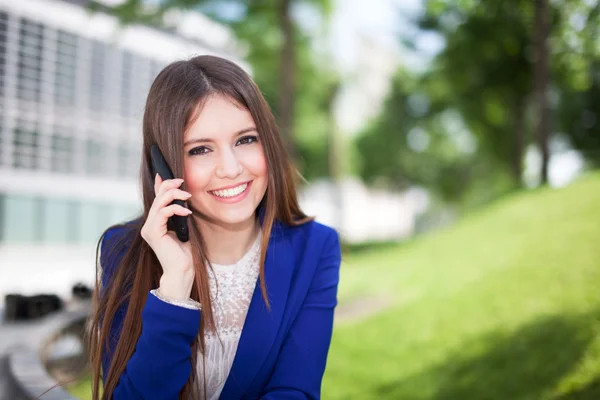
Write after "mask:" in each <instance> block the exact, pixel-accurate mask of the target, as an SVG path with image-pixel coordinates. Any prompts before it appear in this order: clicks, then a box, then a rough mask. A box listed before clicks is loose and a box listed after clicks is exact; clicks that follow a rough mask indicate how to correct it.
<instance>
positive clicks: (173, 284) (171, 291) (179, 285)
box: [158, 274, 194, 300]
mask: <svg viewBox="0 0 600 400" xmlns="http://www.w3.org/2000/svg"><path fill="white" fill-rule="evenodd" d="M193 284H194V277H193V275H192V276H191V278H190V277H186V276H183V275H181V276H180V275H167V274H163V275H162V276H161V278H160V282H159V287H158V291H159V292H160V294H161V295H162V296H164V297H166V298H169V299H173V300H186V299H189V297H190V294H191V293H192V286H193Z"/></svg>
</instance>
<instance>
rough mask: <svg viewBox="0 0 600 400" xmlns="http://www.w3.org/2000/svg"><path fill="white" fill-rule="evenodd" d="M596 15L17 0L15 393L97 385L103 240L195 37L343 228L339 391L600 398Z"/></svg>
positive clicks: (1, 21)
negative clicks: (145, 118)
mask: <svg viewBox="0 0 600 400" xmlns="http://www.w3.org/2000/svg"><path fill="white" fill-rule="evenodd" d="M599 35H600V1H598V0H564V1H558V0H556V1H552V0H486V1H477V0H448V1H442V0H371V1H361V0H256V1H251V0H220V1H218V0H98V1H88V0H19V1H15V0H0V268H1V269H0V272H1V274H0V317H2V322H1V325H0V343H1V344H0V399H2V398H7V399H17V398H35V396H37V395H39V394H40V393H41V392H43V391H44V390H45V389H48V388H50V386H52V384H53V382H55V380H60V381H69V383H65V384H63V385H62V386H63V387H64V388H63V389H64V390H66V391H68V392H70V393H71V395H72V396H76V397H77V398H81V399H87V398H89V396H90V388H89V381H88V380H87V377H86V373H85V368H86V367H85V356H84V354H85V348H84V347H85V346H84V344H82V343H81V341H80V339H81V326H82V323H83V322H84V319H85V315H86V310H89V303H88V298H89V290H90V289H89V288H90V287H91V286H92V284H93V280H94V276H95V265H94V260H95V250H96V244H97V241H98V239H99V237H100V235H101V233H102V232H103V231H104V230H105V229H106V228H107V227H109V226H110V225H112V224H115V223H119V222H124V221H126V220H129V219H132V218H134V217H135V216H136V215H137V214H138V213H139V212H140V210H141V208H140V207H141V199H140V191H139V183H138V173H139V166H140V157H141V153H140V148H141V117H142V114H143V108H144V102H145V97H146V95H147V92H148V89H149V87H150V84H151V83H152V81H153V80H154V78H155V77H156V75H157V74H158V72H159V71H160V70H161V69H162V68H163V67H164V66H166V65H167V64H168V63H170V62H172V61H174V60H177V59H182V58H188V57H191V56H192V55H196V54H214V55H218V56H222V57H226V58H229V59H231V60H233V61H235V62H237V63H239V64H240V65H241V66H242V67H243V68H244V69H246V70H247V71H248V72H249V73H250V74H251V75H252V76H253V78H254V79H255V81H256V82H257V84H258V86H259V87H260V88H261V90H262V92H263V94H264V96H265V97H266V99H267V100H268V102H269V104H270V105H271V108H272V110H273V112H274V113H275V115H276V117H277V120H278V123H279V126H280V129H281V132H282V135H284V137H285V139H286V141H287V143H288V146H289V151H290V153H291V154H292V156H293V158H294V160H295V162H296V165H297V166H298V168H299V170H300V172H301V174H302V176H303V177H304V178H305V179H304V180H303V181H302V184H301V186H300V188H299V190H300V199H301V206H302V207H303V208H304V210H305V211H306V212H307V213H308V214H311V215H315V216H316V218H317V220H319V221H321V222H323V223H326V224H328V225H331V226H333V227H335V228H336V229H338V231H339V232H340V234H341V237H342V240H343V252H344V261H343V263H342V272H341V282H340V288H339V306H338V308H337V310H336V326H335V330H334V337H333V342H332V347H331V350H330V356H329V360H328V365H327V371H326V374H325V377H324V383H323V398H326V399H330V398H331V399H354V398H360V399H382V398H385V399H498V400H501V399H502V400H504V399H600V294H599V293H600V246H599V245H598V243H600V172H598V171H597V168H598V167H599V166H600V36H599ZM27 332H29V333H27ZM23 354H27V355H28V356H30V357H29V358H27V357H24V356H23ZM23 371H37V372H36V374H37V375H35V374H33V375H32V374H29V375H27V374H26V373H24V372H23ZM63 389H58V390H63ZM36 390H37V392H36ZM28 393H29V394H28ZM32 393H33V395H32ZM52 393H53V392H52V391H51V392H50V393H49V394H48V395H47V396H51V395H52ZM56 393H58V392H57V391H56V390H55V391H54V394H55V395H56ZM61 393H63V392H61ZM64 393H66V392H64ZM57 396H58V395H57ZM44 398H50V397H42V399H44ZM56 398H59V397H56ZM60 398H65V397H60Z"/></svg>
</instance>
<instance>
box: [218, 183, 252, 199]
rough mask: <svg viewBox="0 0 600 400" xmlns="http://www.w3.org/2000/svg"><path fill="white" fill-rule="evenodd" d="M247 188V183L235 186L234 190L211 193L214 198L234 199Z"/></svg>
mask: <svg viewBox="0 0 600 400" xmlns="http://www.w3.org/2000/svg"><path fill="white" fill-rule="evenodd" d="M247 187H248V184H247V183H242V184H241V185H240V186H236V187H234V188H230V189H223V190H213V191H212V192H211V193H212V194H214V195H215V196H219V197H235V196H237V195H238V194H240V193H242V192H243V191H244V190H246V188H247Z"/></svg>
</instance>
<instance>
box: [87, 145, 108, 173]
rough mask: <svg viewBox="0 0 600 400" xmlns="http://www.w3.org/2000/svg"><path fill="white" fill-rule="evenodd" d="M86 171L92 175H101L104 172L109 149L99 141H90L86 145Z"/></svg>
mask: <svg viewBox="0 0 600 400" xmlns="http://www.w3.org/2000/svg"><path fill="white" fill-rule="evenodd" d="M85 152H86V157H85V162H86V171H87V173H88V174H90V175H100V174H102V173H103V172H104V170H105V169H106V168H105V163H106V156H107V154H106V153H107V148H106V145H105V144H104V143H102V142H100V141H99V140H94V139H91V140H88V141H87V143H86V151H85Z"/></svg>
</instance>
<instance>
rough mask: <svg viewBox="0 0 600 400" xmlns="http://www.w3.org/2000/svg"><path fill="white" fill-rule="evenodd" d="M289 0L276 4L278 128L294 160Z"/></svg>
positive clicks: (293, 60)
mask: <svg viewBox="0 0 600 400" xmlns="http://www.w3.org/2000/svg"><path fill="white" fill-rule="evenodd" d="M290 6H291V0H280V1H279V2H278V10H277V12H278V20H279V28H280V29H281V32H282V35H283V48H282V51H281V68H280V77H279V79H280V85H281V86H280V88H279V128H280V129H281V133H282V135H283V138H284V140H285V141H286V145H287V149H288V152H289V153H290V156H291V157H292V158H295V156H296V154H295V146H294V144H295V142H294V134H293V123H294V86H295V85H294V84H295V79H294V77H295V65H296V49H295V34H294V25H293V22H292V18H291V16H290Z"/></svg>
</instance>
